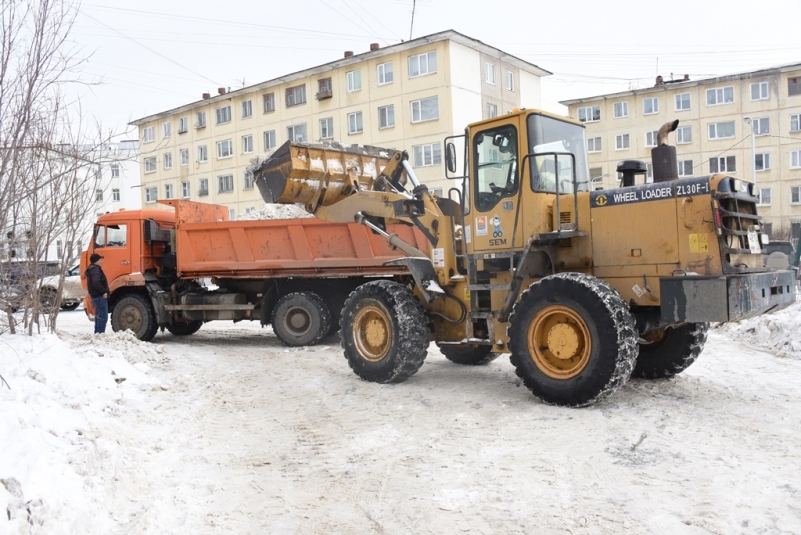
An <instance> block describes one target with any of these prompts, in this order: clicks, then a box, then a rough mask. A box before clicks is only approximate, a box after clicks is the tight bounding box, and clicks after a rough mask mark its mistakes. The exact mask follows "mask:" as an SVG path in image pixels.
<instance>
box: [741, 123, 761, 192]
mask: <svg viewBox="0 0 801 535" xmlns="http://www.w3.org/2000/svg"><path fill="white" fill-rule="evenodd" d="M743 121H745V122H746V123H748V126H750V127H751V181H752V182H753V184H754V190H755V191H756V192H757V194H759V193H760V191H759V189H757V188H756V137H755V136H754V121H753V120H752V119H751V117H747V116H746V117H743ZM759 202H760V203H761V202H762V195H759Z"/></svg>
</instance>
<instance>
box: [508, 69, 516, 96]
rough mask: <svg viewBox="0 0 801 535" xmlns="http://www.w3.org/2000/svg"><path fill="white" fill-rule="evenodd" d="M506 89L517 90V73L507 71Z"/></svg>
mask: <svg viewBox="0 0 801 535" xmlns="http://www.w3.org/2000/svg"><path fill="white" fill-rule="evenodd" d="M506 90H507V91H514V90H515V73H513V72H512V71H506Z"/></svg>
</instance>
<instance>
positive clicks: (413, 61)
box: [409, 50, 437, 78]
mask: <svg viewBox="0 0 801 535" xmlns="http://www.w3.org/2000/svg"><path fill="white" fill-rule="evenodd" d="M435 72H437V52H436V50H433V51H431V52H426V53H425V54H418V55H416V56H409V78H416V77H418V76H424V75H426V74H434V73H435Z"/></svg>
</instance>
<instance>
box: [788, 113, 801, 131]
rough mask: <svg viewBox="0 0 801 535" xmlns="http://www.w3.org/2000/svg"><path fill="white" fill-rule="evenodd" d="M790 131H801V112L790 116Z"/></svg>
mask: <svg viewBox="0 0 801 535" xmlns="http://www.w3.org/2000/svg"><path fill="white" fill-rule="evenodd" d="M790 132H801V114H795V115H791V116H790Z"/></svg>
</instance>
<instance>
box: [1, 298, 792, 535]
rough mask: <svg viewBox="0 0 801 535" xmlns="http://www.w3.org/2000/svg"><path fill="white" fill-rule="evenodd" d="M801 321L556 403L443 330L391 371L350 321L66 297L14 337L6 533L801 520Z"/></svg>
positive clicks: (4, 410) (594, 526) (713, 528)
mask: <svg viewBox="0 0 801 535" xmlns="http://www.w3.org/2000/svg"><path fill="white" fill-rule="evenodd" d="M799 318H801V305H796V306H794V307H792V308H791V309H788V310H785V311H782V312H780V313H778V314H776V315H773V316H768V317H765V318H762V319H758V320H751V321H748V322H743V324H742V325H735V326H725V327H719V328H715V329H713V330H712V331H711V332H710V337H709V342H708V343H707V347H706V349H705V350H704V352H703V354H702V356H701V358H700V359H699V360H698V362H696V363H695V364H694V365H693V366H692V367H691V368H690V369H689V370H687V371H686V372H685V373H684V374H682V375H680V376H678V377H676V378H674V379H672V380H668V381H643V380H632V381H630V382H629V383H628V385H627V386H626V387H624V388H623V389H622V390H621V391H620V392H618V393H617V394H615V395H614V396H612V397H611V398H610V399H608V400H607V401H605V402H603V403H600V404H598V405H595V406H593V407H590V408H586V409H563V408H558V407H551V406H546V405H543V404H542V403H539V402H538V401H537V400H536V399H535V398H534V397H533V396H531V395H530V393H529V392H528V391H527V390H526V389H525V387H522V386H521V383H520V381H519V380H518V378H517V377H516V376H515V374H514V371H513V369H512V367H511V365H510V364H509V361H508V359H507V358H500V359H498V360H496V361H495V362H493V363H492V364H490V365H488V366H485V367H463V366H457V365H454V364H452V363H450V362H449V361H447V360H446V359H445V358H444V357H442V355H441V354H440V353H439V352H438V351H437V349H436V347H435V346H433V345H432V346H431V350H430V353H429V357H428V359H427V361H426V364H425V365H424V366H423V368H422V369H421V370H420V372H418V373H417V374H416V375H415V376H414V377H412V378H411V379H410V380H408V381H407V382H405V383H402V384H399V385H377V384H372V383H367V382H364V381H361V380H359V379H358V378H357V377H356V376H355V375H353V374H352V373H351V372H350V369H349V368H348V366H347V363H346V361H345V360H344V359H343V358H342V356H341V351H340V349H339V347H338V338H337V337H336V336H333V337H329V338H327V339H325V340H324V341H323V345H320V346H316V347H309V348H301V349H289V348H285V347H283V346H281V344H280V343H279V342H278V340H277V339H276V338H275V336H274V335H273V334H272V332H271V331H270V330H269V329H261V328H259V326H258V325H256V324H246V323H240V324H232V323H225V322H213V323H209V324H206V325H204V326H203V328H202V329H201V330H200V331H199V332H198V333H197V334H195V335H193V336H191V337H186V338H181V337H176V336H173V335H170V334H169V333H160V334H158V335H157V336H156V338H155V339H154V341H153V343H142V342H139V341H137V340H135V339H134V338H133V337H132V336H130V335H127V334H124V333H116V334H115V333H108V334H106V335H102V336H94V335H91V334H90V332H91V330H92V325H91V324H90V323H89V322H88V321H87V320H86V318H85V316H84V313H83V311H82V310H77V311H73V312H63V313H62V314H60V316H59V318H58V324H59V335H58V336H55V335H44V336H35V337H32V338H31V337H27V336H10V335H3V336H0V375H2V376H3V377H4V378H5V379H6V380H7V381H8V386H9V387H10V388H8V387H6V386H5V385H3V386H2V387H0V533H1V534H28V533H36V534H45V533H46V534H60V533H65V534H66V533H69V534H123V533H124V534H163V533H170V534H190V533H191V534H206V533H232V534H245V533H259V534H261V533H326V534H328V533H357V534H362V533H438V534H439V533H443V534H448V533H578V534H584V533H586V534H595V533H598V534H609V533H613V534H614V533H620V534H623V533H625V534H630V533H664V534H684V533H687V534H696V533H697V534H709V533H720V534H731V533H801V438H800V437H799V433H801V425H799V423H801V380H799V379H800V378H801V348H799V347H798V342H799V340H801V335H799ZM735 338H736V339H735ZM737 339H743V340H745V343H744V342H741V341H738V340H737ZM763 348H768V349H767V350H765V349H763ZM1 509H4V510H6V511H7V514H3V513H2V510H1ZM7 517H8V518H7Z"/></svg>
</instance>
